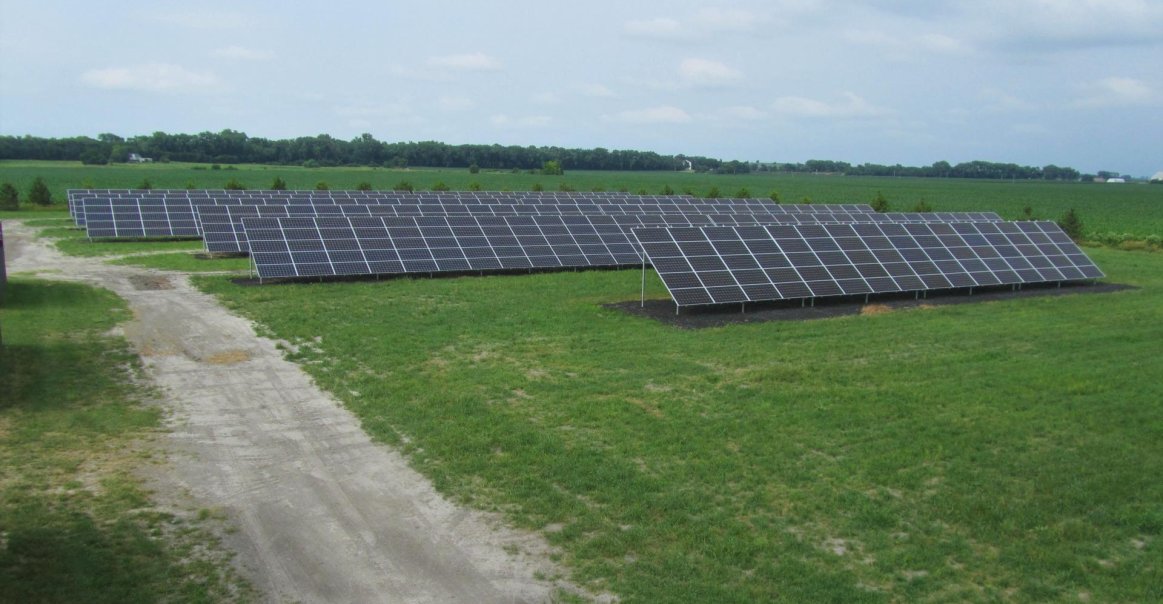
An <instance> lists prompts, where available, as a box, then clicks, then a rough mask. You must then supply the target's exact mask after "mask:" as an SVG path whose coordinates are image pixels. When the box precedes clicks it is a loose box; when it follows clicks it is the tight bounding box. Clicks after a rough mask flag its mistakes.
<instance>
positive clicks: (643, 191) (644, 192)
mask: <svg viewBox="0 0 1163 604" xmlns="http://www.w3.org/2000/svg"><path fill="white" fill-rule="evenodd" d="M638 194H639V195H649V194H650V193H649V192H648V191H647V190H646V187H642V188H641V189H638Z"/></svg>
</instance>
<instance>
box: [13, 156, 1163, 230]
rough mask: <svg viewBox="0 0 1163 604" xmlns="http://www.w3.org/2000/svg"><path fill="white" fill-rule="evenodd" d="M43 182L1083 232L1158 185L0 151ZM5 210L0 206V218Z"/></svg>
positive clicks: (23, 183) (1159, 216) (1128, 226)
mask: <svg viewBox="0 0 1163 604" xmlns="http://www.w3.org/2000/svg"><path fill="white" fill-rule="evenodd" d="M37 176H40V177H42V178H44V179H45V181H46V182H47V183H48V185H49V188H50V190H51V191H52V193H53V198H54V199H55V200H56V203H57V204H64V203H65V191H66V190H67V189H70V188H83V187H84V186H86V185H89V186H92V187H95V188H131V187H136V186H137V185H138V184H140V183H141V182H142V181H143V180H145V179H148V180H149V181H150V183H151V184H152V185H153V187H154V188H159V189H160V188H176V189H183V188H186V187H187V186H188V185H193V186H194V187H196V188H210V189H218V188H222V187H223V186H224V185H225V184H226V182H227V181H229V180H231V179H236V180H238V181H239V182H241V183H242V184H244V185H245V186H246V187H248V188H251V189H262V188H267V187H269V186H270V185H271V182H272V181H273V180H274V179H275V177H279V178H282V179H283V180H285V181H286V182H287V184H288V186H289V187H290V188H292V189H313V188H314V187H315V184H316V183H317V182H319V181H324V182H326V183H328V185H330V187H331V188H332V189H354V188H355V187H356V185H357V184H359V183H360V182H368V183H370V184H371V185H372V187H373V188H374V189H378V190H383V189H391V188H392V187H394V186H395V185H396V184H397V183H399V182H400V181H408V182H410V183H412V185H413V186H414V187H415V188H416V189H417V190H431V189H432V188H433V187H434V186H435V185H436V184H437V183H438V182H443V183H444V184H446V185H447V186H449V187H450V188H452V189H454V190H465V189H468V188H469V187H470V185H472V184H473V183H476V184H479V185H480V186H481V188H482V189H484V190H488V191H501V190H511V191H528V190H531V189H532V188H533V186H534V185H537V184H539V185H541V186H542V187H543V188H544V189H545V190H547V191H554V190H558V189H559V188H561V187H562V186H563V185H564V186H565V187H567V188H571V189H576V190H578V191H589V190H592V189H603V190H607V191H617V190H626V191H629V192H632V193H635V192H638V191H639V190H644V191H646V192H648V193H659V192H660V191H661V190H662V189H663V187H665V186H670V187H671V188H672V189H673V190H675V191H676V192H677V193H683V192H684V191H687V190H689V191H690V192H691V193H693V194H695V195H697V196H705V195H707V194H708V193H709V192H710V190H711V189H712V188H717V189H718V190H719V192H720V193H721V194H722V195H723V196H733V195H735V194H736V193H737V192H739V191H740V189H746V190H747V191H748V192H749V193H750V194H751V196H753V197H767V196H768V195H770V194H771V193H772V192H773V191H776V192H778V193H779V195H780V198H781V200H782V201H783V202H785V203H798V202H801V201H803V200H804V199H805V198H809V199H811V200H812V202H814V203H861V202H863V203H866V202H869V201H871V200H872V199H873V198H875V197H876V195H877V193H878V192H880V193H883V194H884V196H885V197H886V198H887V199H888V200H889V206H890V209H891V210H893V211H909V210H911V209H912V208H913V207H914V206H916V204H917V203H919V202H921V201H924V202H926V203H927V204H929V205H930V206H931V207H932V208H933V209H934V210H935V211H996V212H998V213H1000V214H1001V215H1002V216H1004V217H1006V218H1017V217H1019V216H1022V215H1023V214H1024V209H1025V208H1026V207H1029V208H1030V209H1031V211H1032V212H1033V215H1034V216H1036V217H1039V218H1043V219H1049V220H1056V219H1058V218H1060V217H1061V216H1062V215H1063V214H1064V213H1065V212H1066V210H1067V209H1069V208H1075V210H1077V211H1078V213H1079V215H1080V216H1081V218H1082V221H1083V223H1084V227H1085V230H1086V232H1087V233H1091V234H1099V233H1118V234H1128V235H1131V236H1133V237H1137V238H1140V239H1144V238H1146V237H1148V236H1152V235H1154V236H1158V237H1163V186H1150V185H1134V184H1131V185H1108V184H1080V183H1055V182H1040V181H1039V182H1009V181H979V180H960V179H934V178H876V177H843V176H827V175H805V174H767V173H756V174H744V175H714V174H686V173H677V172H597V171H571V170H568V169H567V171H566V173H565V175H563V176H542V175H540V174H528V173H525V172H520V173H513V172H511V171H482V172H481V173H479V174H470V173H469V172H468V170H464V169H428V168H423V169H410V170H397V169H386V168H303V167H296V166H263V165H239V166H237V167H236V169H234V170H227V169H222V170H210V169H207V166H206V165H204V164H179V163H172V164H160V163H158V164H134V165H130V164H120V165H110V166H84V165H81V164H80V163H77V162H28V161H20V162H17V161H0V182H4V181H7V182H12V183H13V184H14V185H15V186H16V187H17V188H18V189H19V190H20V191H21V194H22V196H24V195H26V194H27V190H28V187H29V186H30V185H31V183H32V180H33V179H34V178H35V177H37ZM4 215H5V214H4V213H0V219H2V218H3V216H4Z"/></svg>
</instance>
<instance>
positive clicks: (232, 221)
mask: <svg viewBox="0 0 1163 604" xmlns="http://www.w3.org/2000/svg"><path fill="white" fill-rule="evenodd" d="M381 209H382V208H374V207H373V208H363V210H366V211H360V212H347V211H345V212H341V213H338V214H334V213H332V214H327V215H343V216H357V215H364V216H374V215H383V214H377V211H378V210H381ZM292 210H293V208H288V207H286V206H267V207H261V206H260V207H255V206H242V207H230V206H218V207H213V208H209V207H207V208H199V209H198V212H199V218H200V221H201V225H202V230H203V239H204V240H205V242H206V250H207V251H210V252H243V253H245V252H248V251H249V250H250V246H249V244H248V235H247V231H246V229H245V225H244V222H243V219H244V218H246V217H248V216H261V217H294V216H305V217H310V216H322V215H324V214H313V213H307V212H305V213H300V214H295V213H294V212H293V211H292ZM389 216H390V215H389ZM455 216H457V215H451V214H450V215H448V216H447V217H441V216H429V217H392V218H393V219H395V218H399V220H394V221H390V222H389V224H393V225H405V226H412V225H417V226H419V227H425V226H429V225H430V226H433V227H441V226H444V225H446V224H447V223H448V220H447V218H452V217H455ZM459 216H466V215H459ZM472 216H477V217H483V216H480V215H472ZM500 216H504V215H500ZM948 220H962V221H976V220H982V221H998V220H1000V218H999V217H998V216H997V215H996V214H992V213H988V212H987V213H964V214H956V213H944V214H943V215H942V216H937V215H935V214H927V213H888V214H876V213H873V214H847V213H844V214H841V213H832V214H825V213H815V214H786V215H762V214H715V213H701V214H611V215H599V214H588V215H587V214H561V215H538V216H524V215H510V216H507V217H506V224H509V225H546V226H556V225H566V226H569V227H571V228H582V229H588V228H590V227H599V226H610V227H616V228H617V229H619V230H620V232H621V233H622V234H623V235H624V236H625V237H626V238H627V240H628V241H629V242H630V243H633V241H634V240H633V238H632V237H631V229H634V228H638V227H643V226H695V225H704V226H713V225H756V224H800V223H810V224H815V223H822V222H865V221H875V222H902V223H904V222H935V221H948ZM608 230H612V229H608ZM636 252H637V250H636Z"/></svg>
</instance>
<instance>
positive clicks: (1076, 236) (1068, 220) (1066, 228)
mask: <svg viewBox="0 0 1163 604" xmlns="http://www.w3.org/2000/svg"><path fill="white" fill-rule="evenodd" d="M1058 226H1060V227H1062V231H1063V232H1065V233H1066V234H1067V235H1070V238H1071V239H1073V240H1075V241H1080V240H1081V239H1082V219H1081V218H1079V217H1078V213H1077V212H1075V211H1074V208H1070V209H1069V210H1066V213H1065V214H1063V215H1062V218H1059V219H1058Z"/></svg>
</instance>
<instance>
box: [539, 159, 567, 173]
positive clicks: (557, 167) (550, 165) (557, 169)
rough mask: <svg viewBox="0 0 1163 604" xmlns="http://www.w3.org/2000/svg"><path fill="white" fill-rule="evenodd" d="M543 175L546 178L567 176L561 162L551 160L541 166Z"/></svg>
mask: <svg viewBox="0 0 1163 604" xmlns="http://www.w3.org/2000/svg"><path fill="white" fill-rule="evenodd" d="M541 173H542V174H543V175H545V176H561V175H562V174H565V170H563V169H562V167H561V162H559V161H556V160H552V159H551V160H549V161H547V162H545V163H543V164H541Z"/></svg>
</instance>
